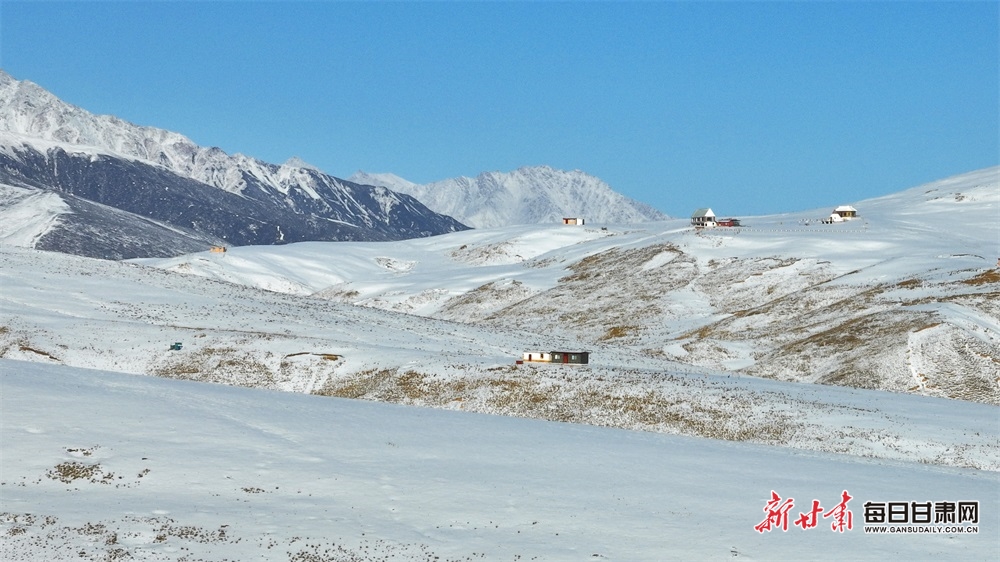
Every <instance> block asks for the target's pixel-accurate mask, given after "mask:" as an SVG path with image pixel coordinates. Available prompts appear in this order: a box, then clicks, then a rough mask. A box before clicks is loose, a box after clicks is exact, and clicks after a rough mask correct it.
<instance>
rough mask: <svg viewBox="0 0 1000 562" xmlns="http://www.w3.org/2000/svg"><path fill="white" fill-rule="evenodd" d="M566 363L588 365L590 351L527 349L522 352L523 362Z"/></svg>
mask: <svg viewBox="0 0 1000 562" xmlns="http://www.w3.org/2000/svg"><path fill="white" fill-rule="evenodd" d="M525 361H528V362H531V363H565V364H569V365H586V364H587V363H590V352H589V351H525V352H524V353H522V354H521V361H519V362H521V363H523V362H525Z"/></svg>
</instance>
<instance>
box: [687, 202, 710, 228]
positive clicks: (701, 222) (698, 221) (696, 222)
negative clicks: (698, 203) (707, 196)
mask: <svg viewBox="0 0 1000 562" xmlns="http://www.w3.org/2000/svg"><path fill="white" fill-rule="evenodd" d="M691 226H694V227H698V228H705V227H713V226H715V213H714V212H712V209H711V208H709V207H705V208H704V209H698V210H696V211H695V212H694V213H692V214H691Z"/></svg>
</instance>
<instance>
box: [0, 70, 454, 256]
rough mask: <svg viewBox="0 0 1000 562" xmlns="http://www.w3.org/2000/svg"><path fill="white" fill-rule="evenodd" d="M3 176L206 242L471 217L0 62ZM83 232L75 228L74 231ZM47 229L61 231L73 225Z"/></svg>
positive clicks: (393, 233) (383, 229) (423, 232)
mask: <svg viewBox="0 0 1000 562" xmlns="http://www.w3.org/2000/svg"><path fill="white" fill-rule="evenodd" d="M0 184H6V185H8V186H14V187H21V188H30V189H39V190H50V191H53V192H56V193H59V194H72V195H75V196H76V197H78V198H80V199H83V200H88V201H92V202H95V203H99V204H101V205H106V206H109V207H115V208H118V209H121V210H124V211H126V212H128V213H132V214H135V215H138V216H140V217H145V218H147V219H154V220H155V221H160V222H162V223H165V224H166V225H168V226H170V227H172V228H175V229H176V230H177V231H178V232H179V233H185V232H190V233H192V234H191V238H192V240H191V244H190V245H191V246H192V248H199V247H201V248H203V247H204V246H203V242H204V239H205V238H212V239H221V240H224V241H226V242H228V243H229V244H232V245H246V244H277V243H288V242H296V241H303V240H373V241H374V240H398V239H404V238H412V237H422V236H430V235H435V234H442V233H445V232H452V231H456V230H463V229H465V228H467V227H466V226H465V225H463V224H461V223H459V222H458V221H456V220H454V219H452V218H451V217H447V216H443V215H440V214H438V213H434V212H432V211H430V210H429V209H427V208H426V207H425V206H424V205H423V204H421V203H420V202H419V201H417V200H416V199H414V198H413V197H411V196H409V195H405V194H399V193H394V192H392V191H391V190H389V189H386V188H384V187H375V186H366V185H360V184H357V183H354V182H350V181H345V180H341V179H338V178H335V177H333V176H330V175H327V174H324V173H322V172H320V171H319V170H317V169H315V168H313V167H311V166H307V165H304V164H303V163H302V162H300V161H295V160H293V161H290V162H289V163H286V164H283V165H275V164H270V163H267V162H263V161H261V160H257V159H255V158H250V157H247V156H244V155H242V154H234V155H229V154H227V153H225V152H224V151H222V150H221V149H219V148H214V147H212V148H204V147H200V146H198V145H196V144H194V143H193V142H192V141H190V140H189V139H188V138H187V137H184V136H183V135H181V134H179V133H174V132H170V131H166V130H163V129H157V128H154V127H141V126H138V125H134V124H131V123H128V122H126V121H124V120H122V119H119V118H117V117H113V116H108V115H93V114H91V113H89V112H87V111H85V110H83V109H81V108H79V107H76V106H73V105H70V104H67V103H65V102H63V101H61V100H59V99H58V98H57V97H55V96H54V95H52V94H51V93H49V92H47V91H46V90H44V89H43V88H41V87H39V86H38V85H36V84H33V83H31V82H28V81H17V80H14V79H13V78H12V77H11V76H10V75H9V74H7V73H5V72H3V71H2V70H0ZM213 188H215V189H213ZM0 212H3V208H0ZM79 219H80V217H63V219H61V220H58V221H54V222H53V223H52V224H51V225H50V226H51V227H52V228H55V229H61V230H64V231H67V230H69V231H73V226H74V225H77V226H80V222H79ZM135 222H136V221H125V222H124V223H122V224H121V225H120V228H122V229H126V230H128V227H129V224H135ZM84 233H85V232H84V230H79V229H77V230H76V231H75V235H76V236H82V235H83V234H84ZM38 234H39V235H38V236H37V237H36V238H37V240H38V242H39V244H40V245H39V246H38V247H44V248H47V249H55V250H59V251H72V252H74V253H76V252H78V251H79V248H81V247H82V248H84V251H85V252H87V253H86V255H89V256H92V257H109V258H121V257H137V256H144V255H145V256H154V255H164V252H165V251H166V250H163V251H160V252H158V253H156V252H154V253H148V251H145V250H143V249H141V248H139V247H136V246H135V245H134V244H129V243H126V242H124V241H125V240H136V239H140V238H141V236H139V235H138V234H137V233H135V232H132V231H128V232H125V231H123V232H122V233H121V236H118V238H120V239H121V240H123V242H122V243H121V244H119V245H118V247H115V248H110V249H109V248H104V249H102V250H97V249H96V248H95V249H90V250H87V249H86V246H87V245H86V244H76V245H75V246H74V247H75V248H77V249H76V250H74V249H72V248H69V247H67V246H64V245H60V244H54V243H52V240H53V237H49V238H46V233H38ZM53 236H54V238H62V239H69V238H73V236H74V234H72V233H63V234H61V235H53ZM106 238H107V239H110V240H113V239H114V238H115V236H107V237H106ZM189 251H193V249H192V250H189Z"/></svg>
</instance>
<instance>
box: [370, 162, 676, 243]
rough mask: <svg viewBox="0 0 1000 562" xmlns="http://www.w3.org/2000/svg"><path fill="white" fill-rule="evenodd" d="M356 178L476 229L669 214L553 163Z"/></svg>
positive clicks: (640, 218)
mask: <svg viewBox="0 0 1000 562" xmlns="http://www.w3.org/2000/svg"><path fill="white" fill-rule="evenodd" d="M351 180H352V181H355V182H358V183H364V184H370V185H381V186H384V187H388V188H389V189H391V190H393V191H397V192H399V193H407V194H409V195H412V196H414V197H416V198H417V199H419V200H420V201H421V202H423V203H424V204H425V205H427V206H428V207H429V208H431V209H433V210H434V211H436V212H438V213H442V214H445V215H448V216H450V217H455V218H456V219H458V220H459V221H461V222H462V223H464V224H467V225H469V226H472V227H474V228H494V227H498V226H505V225H515V224H552V223H558V222H560V221H561V220H562V219H563V218H564V217H578V218H583V219H584V220H586V221H589V222H591V223H592V224H602V223H603V224H629V223H639V222H649V221H658V220H664V219H666V218H667V216H666V215H664V214H663V213H661V212H660V211H657V210H656V209H654V208H652V207H650V206H649V205H646V204H645V203H640V202H638V201H633V200H632V199H629V198H628V197H625V196H624V195H621V194H620V193H617V192H615V191H614V190H612V189H611V187H610V186H609V185H608V184H606V183H605V182H603V181H601V180H600V179H599V178H596V177H594V176H591V175H589V174H586V173H584V172H581V171H579V170H573V171H563V170H556V169H553V168H550V167H548V166H532V167H524V168H519V169H517V170H514V171H512V172H483V173H482V174H479V175H478V176H476V177H475V178H470V177H464V176H463V177H458V178H452V179H447V180H441V181H436V182H433V183H429V184H423V185H419V184H415V183H413V182H410V181H407V180H405V179H403V178H400V177H399V176H396V175H393V174H385V173H380V174H373V173H367V172H357V173H356V174H354V175H353V176H351Z"/></svg>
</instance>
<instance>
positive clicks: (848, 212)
mask: <svg viewBox="0 0 1000 562" xmlns="http://www.w3.org/2000/svg"><path fill="white" fill-rule="evenodd" d="M856 218H858V210H857V209H855V208H854V207H852V206H850V205H841V206H839V207H837V208H836V209H834V210H833V212H832V213H830V216H829V218H826V219H823V223H824V224H833V223H835V222H844V221H849V220H852V219H856Z"/></svg>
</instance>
